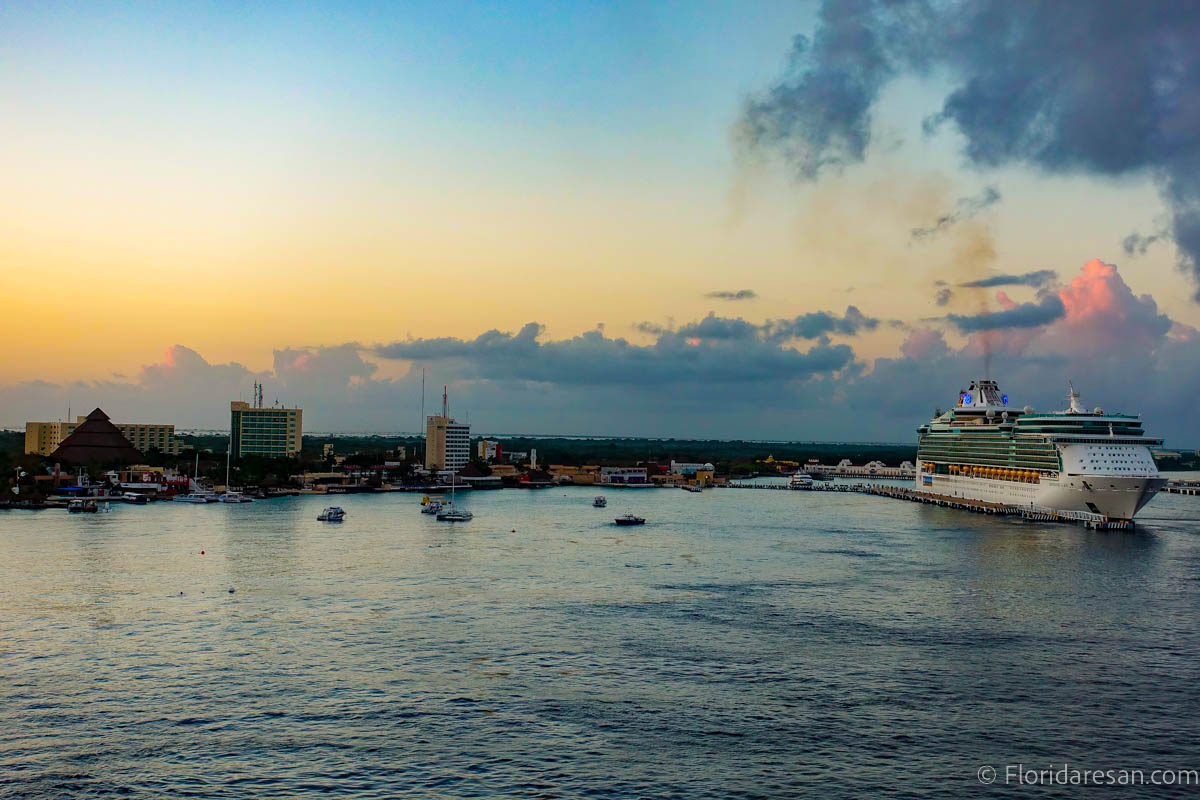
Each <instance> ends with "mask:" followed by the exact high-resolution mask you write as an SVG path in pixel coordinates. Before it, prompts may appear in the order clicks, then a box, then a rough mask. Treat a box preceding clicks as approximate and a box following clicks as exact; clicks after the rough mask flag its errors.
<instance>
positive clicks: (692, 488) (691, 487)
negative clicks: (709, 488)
mask: <svg viewBox="0 0 1200 800" xmlns="http://www.w3.org/2000/svg"><path fill="white" fill-rule="evenodd" d="M679 488H680V489H683V490H684V491H685V492H703V491H704V487H703V486H698V485H696V484H692V483H681V484H680V485H679Z"/></svg>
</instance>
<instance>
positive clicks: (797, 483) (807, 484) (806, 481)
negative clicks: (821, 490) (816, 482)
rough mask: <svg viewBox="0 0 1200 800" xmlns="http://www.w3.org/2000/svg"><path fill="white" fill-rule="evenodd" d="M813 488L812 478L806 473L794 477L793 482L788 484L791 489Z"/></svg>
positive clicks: (798, 473)
mask: <svg viewBox="0 0 1200 800" xmlns="http://www.w3.org/2000/svg"><path fill="white" fill-rule="evenodd" d="M812 487H813V479H812V476H811V475H809V474H807V473H804V472H797V473H796V474H794V475H792V479H791V481H789V482H788V488H789V489H811V488H812Z"/></svg>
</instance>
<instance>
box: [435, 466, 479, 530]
mask: <svg viewBox="0 0 1200 800" xmlns="http://www.w3.org/2000/svg"><path fill="white" fill-rule="evenodd" d="M456 477H458V476H457V475H452V476H451V477H450V502H449V503H446V504H445V505H443V506H442V507H441V508H440V509H438V512H437V519H438V521H439V522H469V521H470V520H472V519H474V518H475V515H474V514H472V513H471V512H470V511H467V510H465V509H462V508H459V507H458V506H456V505H454V479H455V478H456Z"/></svg>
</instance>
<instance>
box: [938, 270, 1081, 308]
mask: <svg viewBox="0 0 1200 800" xmlns="http://www.w3.org/2000/svg"><path fill="white" fill-rule="evenodd" d="M1057 278H1058V273H1057V272H1055V271H1054V270H1052V269H1039V270H1035V271H1034V272H1026V273H1024V274H1023V275H992V276H991V277H988V278H980V279H979V280H977V281H967V282H966V283H960V284H959V286H961V287H962V288H964V289H987V288H991V287H993V286H1032V287H1034V288H1035V289H1036V288H1039V287H1042V286H1045V285H1046V284H1047V283H1050V282H1051V281H1054V280H1056V279H1057ZM939 305H940V304H939Z"/></svg>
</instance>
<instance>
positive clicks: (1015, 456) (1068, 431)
mask: <svg viewBox="0 0 1200 800" xmlns="http://www.w3.org/2000/svg"><path fill="white" fill-rule="evenodd" d="M1068 387H1069V390H1070V391H1069V394H1068V396H1067V402H1068V408H1067V409H1066V410H1065V411H1056V412H1051V413H1041V412H1035V411H1034V410H1033V409H1032V408H1030V407H1029V406H1025V407H1024V408H1022V409H1017V408H1012V407H1010V406H1009V403H1008V395H1006V394H1002V393H1001V392H1000V388H999V386H997V384H996V382H995V381H991V380H977V381H972V382H971V384H970V387H969V388H967V389H965V390H963V391H960V392H959V394H958V403H957V405H956V406H955V407H954V408H952V409H950V410H949V411H944V412H943V411H942V410H941V409H938V411H937V413H936V415H935V416H934V418H933V419H932V420H930V421H929V422H928V423H926V424H925V425H922V426H921V427H920V428H919V429H918V432H917V459H918V461H917V463H918V464H919V465H920V468H919V470H918V472H917V479H916V480H917V489H918V490H920V491H925V492H932V493H934V494H940V495H945V496H948V497H962V498H966V499H971V500H983V501H987V502H991V503H1002V504H1004V505H1010V506H1019V507H1022V508H1031V509H1048V510H1052V511H1082V512H1090V513H1093V514H1102V515H1104V516H1105V517H1108V518H1109V519H1113V520H1132V519H1133V515H1134V514H1136V513H1137V512H1138V510H1139V509H1140V508H1141V507H1142V506H1144V505H1146V503H1148V502H1150V499H1151V498H1152V497H1154V495H1155V494H1157V493H1158V490H1159V489H1161V488H1162V487H1163V486H1164V485H1165V484H1166V479H1165V478H1161V477H1159V474H1158V468H1157V467H1156V466H1155V465H1154V458H1153V457H1152V456H1151V455H1150V446H1152V445H1155V446H1157V445H1161V444H1162V440H1161V439H1151V438H1148V437H1146V436H1145V435H1144V433H1143V431H1142V421H1141V417H1140V416H1138V415H1128V414H1108V413H1105V412H1104V411H1103V410H1102V409H1099V408H1097V409H1094V410H1092V411H1088V410H1086V409H1085V408H1084V407H1083V405H1082V403H1080V400H1079V393H1078V392H1077V391H1075V387H1074V386H1073V385H1071V384H1070V383H1068Z"/></svg>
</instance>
